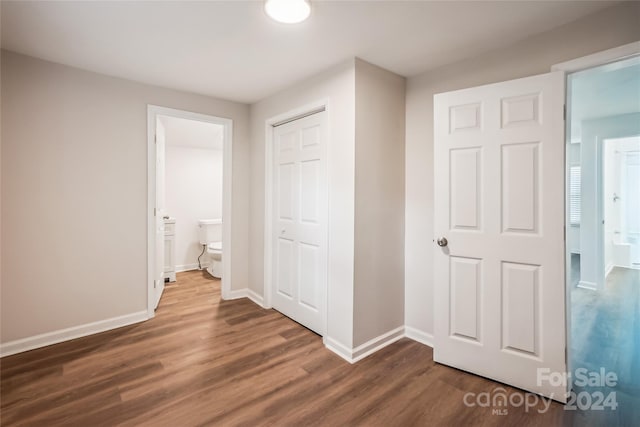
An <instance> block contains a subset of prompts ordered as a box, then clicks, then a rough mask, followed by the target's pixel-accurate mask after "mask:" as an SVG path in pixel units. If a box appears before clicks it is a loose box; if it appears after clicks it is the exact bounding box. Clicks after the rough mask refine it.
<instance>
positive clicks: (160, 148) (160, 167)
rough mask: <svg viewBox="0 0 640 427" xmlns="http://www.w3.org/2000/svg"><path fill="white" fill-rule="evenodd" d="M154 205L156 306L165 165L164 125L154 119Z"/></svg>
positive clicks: (159, 291) (160, 278)
mask: <svg viewBox="0 0 640 427" xmlns="http://www.w3.org/2000/svg"><path fill="white" fill-rule="evenodd" d="M155 144H156V207H155V231H156V257H155V269H154V276H153V281H154V282H153V283H154V290H155V295H154V304H153V308H154V309H155V308H157V307H158V303H159V302H160V298H161V297H162V292H163V291H164V239H165V236H164V214H165V203H164V193H165V190H164V187H165V186H164V165H165V147H164V146H165V137H164V125H163V124H162V122H161V121H160V120H156V136H155Z"/></svg>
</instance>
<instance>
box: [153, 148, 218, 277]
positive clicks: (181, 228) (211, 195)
mask: <svg viewBox="0 0 640 427" xmlns="http://www.w3.org/2000/svg"><path fill="white" fill-rule="evenodd" d="M169 144H171V142H170V141H169V140H167V146H166V156H165V207H166V213H167V215H170V216H171V217H174V218H175V219H176V234H175V245H176V253H175V255H176V259H175V263H176V269H177V270H178V271H184V270H188V269H193V268H195V267H197V265H198V256H199V255H200V254H201V252H202V246H201V245H200V240H199V236H198V220H200V219H212V218H222V150H216V149H213V148H211V149H205V148H195V147H182V146H172V145H169ZM201 261H203V262H204V261H207V257H206V256H204V257H203V258H201Z"/></svg>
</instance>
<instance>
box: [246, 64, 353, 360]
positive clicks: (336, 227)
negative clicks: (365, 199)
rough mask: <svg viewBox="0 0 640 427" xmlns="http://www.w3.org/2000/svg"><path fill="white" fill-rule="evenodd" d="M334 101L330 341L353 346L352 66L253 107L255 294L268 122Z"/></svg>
mask: <svg viewBox="0 0 640 427" xmlns="http://www.w3.org/2000/svg"><path fill="white" fill-rule="evenodd" d="M323 99H328V102H329V108H328V126H329V141H328V161H327V167H328V177H329V216H328V218H329V224H328V225H329V245H328V252H329V254H328V255H329V257H328V265H329V266H328V269H329V271H328V285H329V289H328V301H327V304H328V305H329V307H330V310H331V313H332V315H331V316H330V317H329V321H328V325H327V331H326V334H325V335H326V336H327V337H329V338H330V339H332V340H334V341H336V342H338V343H340V344H341V345H343V346H345V347H347V348H351V347H352V344H353V252H354V199H353V194H354V189H355V183H354V179H355V177H354V166H355V126H354V120H355V65H354V61H353V60H350V61H347V62H345V63H343V64H340V65H339V66H336V67H334V68H332V69H330V70H328V71H326V72H324V73H321V74H320V75H318V76H315V77H313V78H311V79H309V80H306V81H304V82H302V83H298V84H296V85H294V86H292V87H291V88H289V89H287V90H285V91H283V92H280V93H278V94H276V95H273V96H271V97H269V98H267V99H264V100H262V101H260V102H258V103H256V104H253V105H252V106H251V221H250V254H249V256H250V280H249V282H250V289H251V290H253V291H255V292H256V293H257V294H258V295H263V292H264V213H265V211H264V209H265V207H264V206H265V205H264V200H265V195H264V176H265V175H264V170H265V150H264V146H265V121H266V120H267V119H269V118H271V117H275V116H277V115H280V114H283V113H286V112H288V111H291V110H293V109H296V108H300V107H302V106H304V105H306V104H309V103H312V102H315V101H318V100H323Z"/></svg>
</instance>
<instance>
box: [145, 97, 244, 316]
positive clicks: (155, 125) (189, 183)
mask: <svg viewBox="0 0 640 427" xmlns="http://www.w3.org/2000/svg"><path fill="white" fill-rule="evenodd" d="M231 132H232V121H231V120H229V119H224V118H219V117H215V116H209V115H204V114H199V113H193V112H188V111H182V110H175V109H171V108H165V107H159V106H153V105H149V106H148V207H149V215H148V255H147V257H148V260H147V261H148V295H147V297H148V298H147V309H148V315H149V317H153V314H154V311H155V309H156V308H157V306H158V304H159V302H160V299H161V297H162V293H163V291H164V286H165V282H167V283H173V282H176V279H178V280H179V277H180V273H181V272H186V271H190V270H202V272H203V273H202V274H204V275H206V276H207V277H208V278H210V279H211V280H212V281H213V280H219V281H220V282H219V283H220V291H221V296H222V298H227V297H228V295H229V293H230V279H231V277H230V276H231V259H230V258H231V250H230V248H231V219H232V218H231V188H232V187H231V145H232V135H231ZM214 223H215V224H216V225H213V226H206V227H208V228H218V229H219V228H221V233H220V232H218V233H217V235H218V236H220V234H221V239H220V238H218V239H217V241H216V242H215V244H216V245H208V244H207V243H214V242H206V243H205V244H203V242H202V238H203V233H202V230H201V229H202V225H203V224H205V225H206V224H214ZM220 224H221V225H220ZM220 240H221V242H220ZM213 246H216V248H215V250H214V249H213ZM213 252H215V254H213ZM210 264H212V265H210ZM210 273H214V276H215V277H214V276H212V275H211V274H210ZM178 285H179V283H178Z"/></svg>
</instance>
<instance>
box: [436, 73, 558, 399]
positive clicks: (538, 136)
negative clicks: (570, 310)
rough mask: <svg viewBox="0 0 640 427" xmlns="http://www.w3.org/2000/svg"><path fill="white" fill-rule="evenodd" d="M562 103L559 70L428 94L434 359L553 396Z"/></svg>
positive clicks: (556, 390) (556, 338) (556, 392)
mask: <svg viewBox="0 0 640 427" xmlns="http://www.w3.org/2000/svg"><path fill="white" fill-rule="evenodd" d="M563 109H564V75H563V73H561V72H554V73H550V74H543V75H539V76H533V77H527V78H523V79H518V80H512V81H508V82H502V83H497V84H491V85H486V86H480V87H475V88H470V89H464V90H458V91H454V92H448V93H443V94H438V95H435V97H434V120H435V122H434V130H435V152H434V154H435V157H434V160H435V162H434V163H435V166H434V173H435V193H434V194H435V233H436V235H435V238H436V239H437V238H439V237H445V238H446V239H447V240H448V245H447V246H444V247H440V246H436V245H435V244H434V247H435V250H434V258H435V259H434V261H435V262H434V265H435V277H434V278H435V294H434V298H435V304H434V306H435V336H434V344H435V345H434V359H435V361H436V362H439V363H443V364H446V365H450V366H453V367H456V368H459V369H462V370H465V371H469V372H472V373H475V374H478V375H481V376H484V377H488V378H492V379H495V380H498V381H501V382H503V383H507V384H510V385H513V386H516V387H519V388H522V389H525V390H529V391H533V392H536V393H539V394H542V395H545V396H548V397H552V398H553V399H555V400H558V401H563V402H564V401H565V400H566V392H567V388H566V385H564V384H557V383H553V384H552V383H551V382H550V381H548V380H546V379H545V380H542V381H539V372H538V369H539V368H540V369H548V370H549V372H558V373H563V374H564V373H565V372H566V359H565V305H564V304H565V291H564V289H565V288H564V285H565V275H564V267H565V266H564V120H563ZM540 373H543V371H540Z"/></svg>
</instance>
